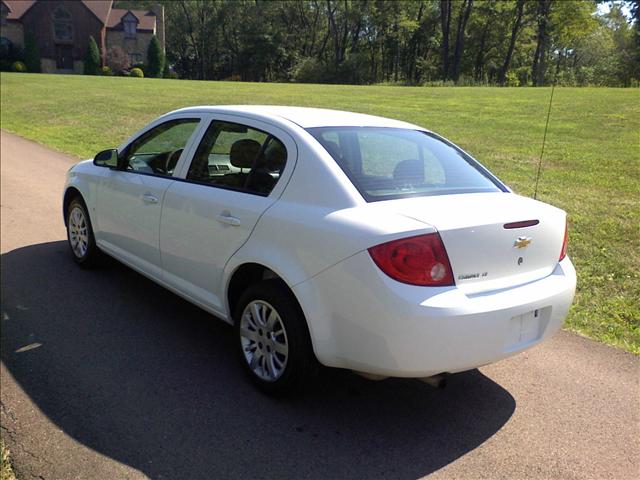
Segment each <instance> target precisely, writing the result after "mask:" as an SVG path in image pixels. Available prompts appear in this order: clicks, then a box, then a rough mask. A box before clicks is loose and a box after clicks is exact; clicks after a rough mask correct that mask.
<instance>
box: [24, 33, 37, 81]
mask: <svg viewBox="0 0 640 480" xmlns="http://www.w3.org/2000/svg"><path fill="white" fill-rule="evenodd" d="M24 64H25V65H26V67H27V70H28V71H30V72H39V71H40V52H39V51H38V46H37V45H36V40H35V39H34V38H33V35H31V34H30V33H27V34H26V35H25V37H24Z"/></svg>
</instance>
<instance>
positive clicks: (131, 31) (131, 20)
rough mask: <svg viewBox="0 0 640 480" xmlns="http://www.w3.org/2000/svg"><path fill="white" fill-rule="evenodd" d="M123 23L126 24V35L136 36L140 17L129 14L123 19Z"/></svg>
mask: <svg viewBox="0 0 640 480" xmlns="http://www.w3.org/2000/svg"><path fill="white" fill-rule="evenodd" d="M122 24H123V25H124V37H125V38H136V27H137V26H138V19H137V18H136V17H134V16H133V15H131V14H129V15H126V16H125V17H124V18H123V19H122Z"/></svg>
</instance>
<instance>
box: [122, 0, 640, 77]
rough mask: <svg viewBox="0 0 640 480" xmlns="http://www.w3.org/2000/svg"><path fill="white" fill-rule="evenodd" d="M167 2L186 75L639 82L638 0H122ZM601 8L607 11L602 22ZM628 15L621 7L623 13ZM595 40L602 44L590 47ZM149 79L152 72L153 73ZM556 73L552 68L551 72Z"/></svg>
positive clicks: (177, 64) (175, 65) (176, 57)
mask: <svg viewBox="0 0 640 480" xmlns="http://www.w3.org/2000/svg"><path fill="white" fill-rule="evenodd" d="M158 2H160V3H162V5H164V8H165V12H166V15H165V19H166V22H167V24H166V29H165V31H166V38H165V41H166V60H165V61H166V62H168V63H170V64H171V67H172V70H173V71H174V72H175V73H177V74H178V75H179V76H180V77H181V78H197V79H234V80H243V81H267V82H270V81H291V80H294V81H295V80H300V81H302V80H304V81H307V82H319V83H375V82H384V81H394V82H399V83H407V84H420V83H423V82H425V81H435V80H447V81H450V80H453V81H455V82H456V83H460V82H461V81H462V79H463V78H464V79H465V81H466V80H467V79H471V78H473V79H475V81H476V82H478V83H485V82H486V83H498V84H507V83H509V84H510V85H518V84H520V85H529V84H531V83H534V84H535V85H543V84H544V83H545V80H546V79H548V78H549V77H550V76H551V75H553V76H554V77H557V78H558V79H559V80H560V81H562V83H563V84H565V85H569V84H575V83H577V82H582V83H585V82H586V83H594V84H599V85H605V84H606V85H611V84H616V85H621V86H622V85H635V84H636V82H637V80H634V79H637V78H638V71H639V70H640V48H639V45H640V33H639V32H640V30H639V27H640V20H638V21H636V22H635V23H634V22H632V21H630V19H629V18H627V17H625V16H624V14H622V17H620V14H619V13H616V12H619V11H621V6H622V5H627V6H630V7H631V11H632V12H633V14H634V15H636V16H638V8H637V6H638V5H639V4H640V0H478V1H472V0H393V1H389V0H278V1H267V0H139V1H137V2H135V3H134V1H133V0H127V1H125V0H118V1H117V2H116V6H117V7H118V8H133V6H132V5H144V6H145V7H148V6H149V5H151V4H152V3H158ZM596 2H605V3H607V4H608V5H609V7H610V10H611V12H613V13H612V14H611V15H613V14H614V13H615V15H616V19H615V21H614V20H613V19H612V18H613V17H611V15H610V17H611V18H610V19H609V20H608V21H606V22H605V21H602V19H603V18H604V14H603V12H602V9H599V10H598V9H597V8H596ZM622 11H623V12H626V9H623V10H622ZM599 40H601V41H602V43H601V44H598V43H597V42H598V41H599ZM146 68H147V73H150V72H149V66H147V67H146ZM551 68H552V69H553V71H550V69H551Z"/></svg>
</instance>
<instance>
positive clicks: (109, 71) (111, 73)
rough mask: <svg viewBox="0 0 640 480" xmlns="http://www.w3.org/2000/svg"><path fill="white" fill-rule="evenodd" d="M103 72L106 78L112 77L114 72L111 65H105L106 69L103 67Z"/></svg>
mask: <svg viewBox="0 0 640 480" xmlns="http://www.w3.org/2000/svg"><path fill="white" fill-rule="evenodd" d="M101 72H102V75H104V76H105V77H110V76H111V75H113V72H112V71H111V68H110V67H109V65H105V66H104V67H102V70H101Z"/></svg>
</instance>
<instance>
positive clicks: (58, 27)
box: [53, 7, 73, 42]
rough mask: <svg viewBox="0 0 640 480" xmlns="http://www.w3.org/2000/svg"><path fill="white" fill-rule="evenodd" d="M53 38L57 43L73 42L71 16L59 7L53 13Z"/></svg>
mask: <svg viewBox="0 0 640 480" xmlns="http://www.w3.org/2000/svg"><path fill="white" fill-rule="evenodd" d="M53 38H54V39H55V41H56V42H73V22H72V19H71V14H70V13H69V11H68V10H67V9H65V8H63V7H58V8H56V9H55V11H54V12H53Z"/></svg>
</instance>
